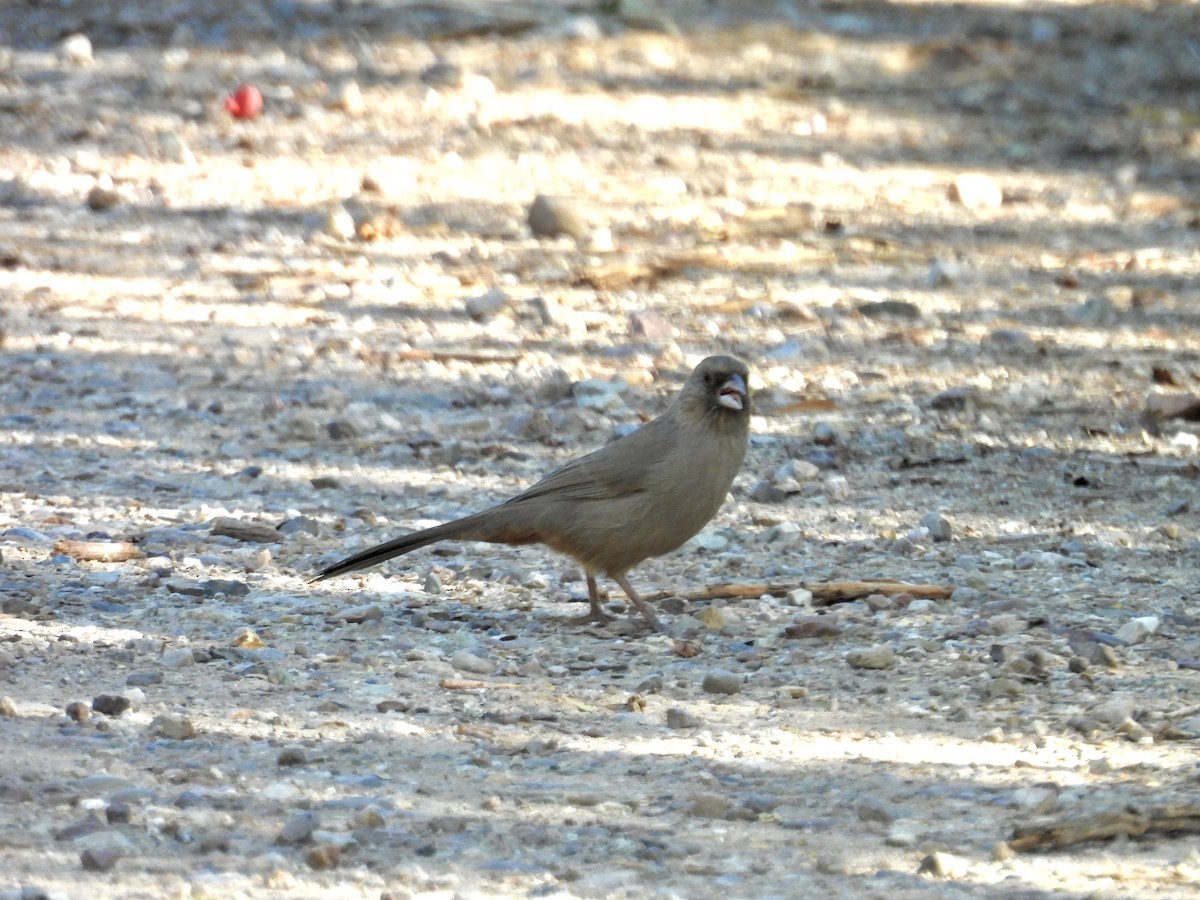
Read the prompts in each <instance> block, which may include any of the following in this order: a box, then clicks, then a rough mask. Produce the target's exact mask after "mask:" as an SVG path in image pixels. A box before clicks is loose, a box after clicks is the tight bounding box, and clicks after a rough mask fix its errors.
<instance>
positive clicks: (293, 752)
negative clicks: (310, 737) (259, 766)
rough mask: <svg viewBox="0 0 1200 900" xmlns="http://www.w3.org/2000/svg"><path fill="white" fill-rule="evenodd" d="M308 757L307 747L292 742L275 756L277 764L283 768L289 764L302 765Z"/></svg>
mask: <svg viewBox="0 0 1200 900" xmlns="http://www.w3.org/2000/svg"><path fill="white" fill-rule="evenodd" d="M307 759H308V754H307V752H305V749H304V748H303V747H301V746H299V745H296V744H292V745H290V746H287V747H284V748H282V749H281V750H280V751H279V754H278V755H277V756H276V757H275V764H276V765H277V766H279V767H281V768H285V767H288V766H302V765H304V763H305V762H306V761H307Z"/></svg>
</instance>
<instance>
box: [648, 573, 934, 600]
mask: <svg viewBox="0 0 1200 900" xmlns="http://www.w3.org/2000/svg"><path fill="white" fill-rule="evenodd" d="M800 588H804V589H806V590H809V591H812V595H813V599H814V600H816V601H820V602H818V603H817V604H816V605H817V606H829V605H831V604H834V603H844V602H846V601H848V600H857V599H859V598H860V597H868V596H870V595H871V594H888V595H892V594H912V596H913V597H926V598H928V599H930V600H944V599H946V598H947V597H949V596H950V595H951V594H953V593H954V586H953V585H948V584H909V583H907V582H904V581H888V580H882V579H881V580H866V581H815V582H804V581H793V582H786V583H764V582H757V583H749V584H713V585H709V586H708V587H704V588H700V589H699V590H695V591H688V592H686V593H683V594H680V593H678V592H675V591H659V592H658V593H655V594H651V595H649V596H648V597H645V598H643V599H646V600H651V601H657V600H665V599H666V598H667V597H682V598H683V599H684V600H718V599H728V598H735V597H761V596H763V595H764V594H769V595H770V596H772V597H783V596H786V595H787V593H788V592H789V591H794V590H798V589H800Z"/></svg>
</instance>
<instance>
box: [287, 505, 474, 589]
mask: <svg viewBox="0 0 1200 900" xmlns="http://www.w3.org/2000/svg"><path fill="white" fill-rule="evenodd" d="M476 518H477V517H476V516H467V517H466V518H465V519H458V520H456V521H454V522H447V523H446V524H444V525H435V526H434V527H433V528H426V529H425V530H424V531H414V532H413V533H412V534H405V535H402V536H400V537H398V538H394V539H393V540H390V541H388V542H386V543H383V544H376V545H375V546H374V547H368V548H367V549H366V550H363V551H362V552H361V553H355V554H354V555H353V556H348V557H346V558H345V559H343V560H339V561H338V562H335V563H334V564H333V565H331V566H326V567H325V568H324V569H322V570H321V571H320V572H318V573H317V574H316V575H314V576H313V577H312V578H310V579H309V580H308V583H309V584H314V583H316V582H318V581H324V580H325V579H326V578H334V577H336V576H338V575H345V574H346V573H347V572H357V571H359V570H360V569H369V568H371V566H376V565H379V563H381V562H385V561H386V560H389V559H391V558H392V557H393V556H400V555H401V554H404V553H408V552H409V551H410V550H416V549H417V548H419V547H425V546H428V545H429V544H436V543H437V542H438V541H445V540H453V539H456V538H471V537H472V535H471V534H470V532H471V531H472V529H473V528H474V527H475V526H476V525H477V524H478V523H477V522H475V521H474V520H475V519H476Z"/></svg>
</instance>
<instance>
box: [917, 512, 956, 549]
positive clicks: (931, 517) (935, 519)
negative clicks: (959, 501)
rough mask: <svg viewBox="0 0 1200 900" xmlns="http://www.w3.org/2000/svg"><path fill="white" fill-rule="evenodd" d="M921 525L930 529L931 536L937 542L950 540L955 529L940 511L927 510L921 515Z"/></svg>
mask: <svg viewBox="0 0 1200 900" xmlns="http://www.w3.org/2000/svg"><path fill="white" fill-rule="evenodd" d="M921 527H922V528H925V529H927V530H928V531H929V536H930V537H931V538H933V540H934V541H935V542H938V543H941V542H943V541H948V540H950V536H951V534H952V531H953V529H952V528H951V526H950V523H949V522H948V521H947V520H946V519H945V518H944V517H943V516H942V514H941V513H938V512H927V513H926V514H925V515H923V516H922V517H921Z"/></svg>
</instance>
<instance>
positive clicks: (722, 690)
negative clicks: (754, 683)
mask: <svg viewBox="0 0 1200 900" xmlns="http://www.w3.org/2000/svg"><path fill="white" fill-rule="evenodd" d="M701 688H703V690H704V693H706V694H740V693H741V692H742V679H741V678H740V677H738V676H737V675H735V674H734V673H733V672H730V671H728V670H726V669H713V670H712V671H711V672H709V673H708V674H706V675H705V676H704V681H703V682H702V683H701Z"/></svg>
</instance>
